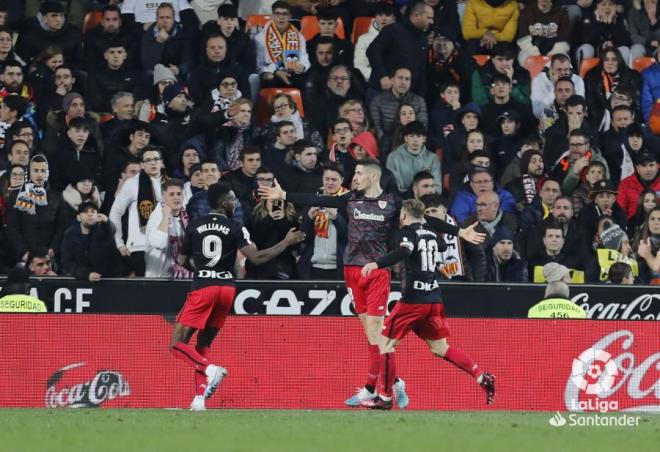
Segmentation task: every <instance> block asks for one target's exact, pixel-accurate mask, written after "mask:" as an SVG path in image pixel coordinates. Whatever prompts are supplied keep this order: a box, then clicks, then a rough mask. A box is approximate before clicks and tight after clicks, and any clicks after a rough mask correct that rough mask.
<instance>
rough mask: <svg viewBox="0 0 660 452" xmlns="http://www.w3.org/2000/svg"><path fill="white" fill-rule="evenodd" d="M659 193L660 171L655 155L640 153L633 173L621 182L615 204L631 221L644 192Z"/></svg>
mask: <svg viewBox="0 0 660 452" xmlns="http://www.w3.org/2000/svg"><path fill="white" fill-rule="evenodd" d="M649 189H650V190H653V191H655V193H656V195H658V194H659V193H660V171H658V158H657V155H654V154H651V153H649V152H642V153H641V154H639V155H638V156H637V161H636V162H635V173H634V174H632V175H631V176H628V177H627V178H625V179H623V180H622V181H621V184H619V190H618V191H619V192H618V193H617V196H616V202H617V204H618V205H619V206H621V207H622V208H623V210H624V212H625V213H626V217H628V219H631V218H632V217H633V216H634V215H635V212H636V211H637V205H638V200H639V198H640V196H641V195H642V193H643V192H644V191H645V190H649Z"/></svg>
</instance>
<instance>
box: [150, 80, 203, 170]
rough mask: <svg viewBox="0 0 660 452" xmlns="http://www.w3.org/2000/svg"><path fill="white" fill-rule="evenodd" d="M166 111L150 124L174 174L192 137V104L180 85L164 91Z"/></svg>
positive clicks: (169, 168) (167, 166)
mask: <svg viewBox="0 0 660 452" xmlns="http://www.w3.org/2000/svg"><path fill="white" fill-rule="evenodd" d="M163 104H164V105H165V111H164V112H163V113H160V112H159V113H157V114H156V117H155V118H154V120H153V121H152V122H151V123H150V124H151V127H152V128H151V130H152V133H153V138H154V140H155V141H156V142H158V143H162V144H163V151H164V155H163V158H164V162H165V167H166V168H167V171H168V173H169V174H172V173H173V172H174V170H175V169H176V167H177V166H178V159H179V152H180V149H181V145H183V143H184V141H185V140H186V139H187V138H188V137H189V136H190V134H191V130H192V125H191V117H192V111H193V109H192V102H191V101H190V99H189V98H188V94H187V93H186V91H185V90H184V89H183V87H182V86H181V85H179V84H175V85H169V86H167V88H165V91H163Z"/></svg>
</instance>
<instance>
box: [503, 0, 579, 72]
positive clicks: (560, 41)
mask: <svg viewBox="0 0 660 452" xmlns="http://www.w3.org/2000/svg"><path fill="white" fill-rule="evenodd" d="M570 40H571V24H570V22H569V20H568V13H567V12H566V10H565V9H564V8H563V7H562V6H561V4H560V2H559V1H558V0H554V1H553V0H533V1H531V2H529V3H528V4H527V7H526V8H525V9H524V10H523V12H522V13H520V21H519V22H518V35H517V41H516V42H517V44H518V47H520V53H518V63H520V65H521V66H525V63H526V62H527V58H529V57H531V56H540V55H547V56H553V55H556V54H567V53H568V52H569V51H570V45H569V42H570Z"/></svg>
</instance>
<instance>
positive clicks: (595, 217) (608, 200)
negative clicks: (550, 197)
mask: <svg viewBox="0 0 660 452" xmlns="http://www.w3.org/2000/svg"><path fill="white" fill-rule="evenodd" d="M616 195H617V190H616V189H615V188H614V185H613V184H612V183H611V182H609V181H604V180H602V181H599V182H596V183H595V184H594V188H593V189H592V190H591V193H589V198H591V200H592V201H593V203H592V204H590V205H588V206H585V207H584V208H583V209H582V212H580V218H579V219H578V225H579V227H580V229H581V230H582V231H583V232H584V234H585V238H586V239H587V240H589V243H591V241H592V240H593V239H594V238H595V236H596V232H597V231H598V221H599V220H600V218H601V217H603V216H609V217H612V219H613V220H614V223H616V224H618V225H619V226H621V228H623V229H625V228H626V226H627V224H628V219H627V218H626V214H625V212H624V211H623V209H622V208H621V206H619V205H618V204H617V203H616Z"/></svg>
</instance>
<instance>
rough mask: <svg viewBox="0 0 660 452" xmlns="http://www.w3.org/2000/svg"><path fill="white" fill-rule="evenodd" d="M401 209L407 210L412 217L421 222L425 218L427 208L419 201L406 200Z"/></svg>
mask: <svg viewBox="0 0 660 452" xmlns="http://www.w3.org/2000/svg"><path fill="white" fill-rule="evenodd" d="M401 209H402V210H405V211H406V213H408V215H410V216H411V217H413V218H415V219H418V220H421V219H422V218H424V211H425V210H426V206H424V203H423V202H422V201H420V200H419V199H406V200H405V201H403V204H401Z"/></svg>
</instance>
